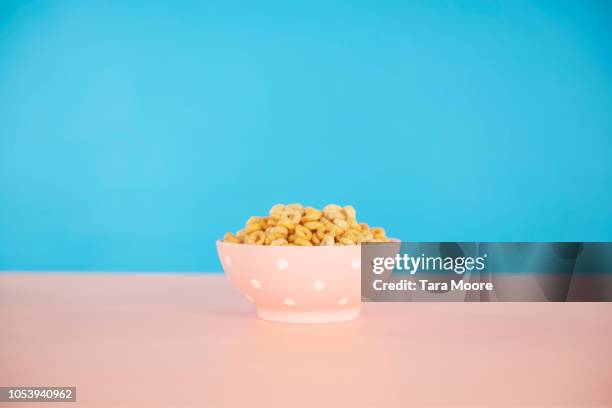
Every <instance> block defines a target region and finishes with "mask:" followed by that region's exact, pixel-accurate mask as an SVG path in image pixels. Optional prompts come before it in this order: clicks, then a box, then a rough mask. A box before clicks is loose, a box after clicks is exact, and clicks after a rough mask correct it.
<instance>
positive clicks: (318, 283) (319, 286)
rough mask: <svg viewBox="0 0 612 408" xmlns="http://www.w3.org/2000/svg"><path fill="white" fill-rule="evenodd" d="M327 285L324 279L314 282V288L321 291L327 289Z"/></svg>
mask: <svg viewBox="0 0 612 408" xmlns="http://www.w3.org/2000/svg"><path fill="white" fill-rule="evenodd" d="M325 286H326V285H325V282H323V281H316V282H315V283H313V284H312V288H313V289H314V290H319V291H320V290H323V289H325Z"/></svg>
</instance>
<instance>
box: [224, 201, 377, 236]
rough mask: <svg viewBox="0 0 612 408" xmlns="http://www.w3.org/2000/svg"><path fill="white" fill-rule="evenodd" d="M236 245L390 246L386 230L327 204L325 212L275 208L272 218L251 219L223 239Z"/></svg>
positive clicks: (346, 209) (349, 209)
mask: <svg viewBox="0 0 612 408" xmlns="http://www.w3.org/2000/svg"><path fill="white" fill-rule="evenodd" d="M223 241H224V242H228V243H233V244H250V245H270V246H285V245H286V246H313V245H315V246H332V245H359V244H360V243H362V242H389V238H387V236H386V235H385V230H384V229H383V228H381V227H372V228H370V226H369V225H368V224H365V223H359V222H358V221H357V212H356V211H355V208H354V207H353V206H350V205H346V206H344V207H341V206H339V205H336V204H328V205H326V206H325V207H323V210H318V209H316V208H313V207H304V206H303V205H302V204H299V203H293V204H287V205H285V204H276V205H275V206H273V207H272V208H270V211H269V215H268V216H264V217H259V216H253V217H250V218H249V219H248V220H247V222H246V224H245V226H244V228H243V229H241V230H239V231H238V232H236V234H235V235H234V234H232V233H231V232H228V233H227V234H225V236H224V237H223Z"/></svg>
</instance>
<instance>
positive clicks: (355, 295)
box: [217, 204, 389, 323]
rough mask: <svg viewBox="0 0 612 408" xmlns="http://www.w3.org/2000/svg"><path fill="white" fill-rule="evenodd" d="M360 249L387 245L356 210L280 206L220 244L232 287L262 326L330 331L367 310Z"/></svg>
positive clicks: (330, 206) (250, 221)
mask: <svg viewBox="0 0 612 408" xmlns="http://www.w3.org/2000/svg"><path fill="white" fill-rule="evenodd" d="M362 242H389V238H387V237H386V236H385V231H384V230H383V229H382V228H379V227H376V228H370V227H369V226H368V225H367V224H364V223H359V222H358V221H357V216H356V213H355V209H354V208H353V207H351V206H344V207H340V206H338V205H334V204H330V205H327V206H325V207H324V208H323V210H317V209H315V208H312V207H303V206H302V205H300V204H289V205H283V204H277V205H275V206H273V207H272V208H271V209H270V212H269V215H268V216H263V217H257V216H256V217H251V218H249V220H248V221H247V222H246V225H245V227H244V228H243V229H241V230H240V231H238V232H237V233H236V234H232V233H227V234H226V235H225V237H224V238H223V240H219V241H217V252H218V254H219V259H220V261H221V264H222V265H223V269H224V271H225V273H226V274H227V276H228V277H229V279H230V280H231V282H232V283H233V284H234V286H236V287H237V288H238V290H239V291H240V292H241V293H242V294H243V295H244V296H245V297H246V298H247V299H248V300H249V301H251V302H252V303H254V304H255V307H256V308H257V316H258V317H259V318H261V319H264V320H268V321H275V322H285V323H332V322H342V321H348V320H353V319H356V318H357V317H358V316H359V307H360V304H361V247H360V244H361V243H362Z"/></svg>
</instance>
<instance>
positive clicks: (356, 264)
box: [351, 258, 361, 269]
mask: <svg viewBox="0 0 612 408" xmlns="http://www.w3.org/2000/svg"><path fill="white" fill-rule="evenodd" d="M360 267H361V259H359V258H355V259H353V262H351V268H353V269H359V268H360Z"/></svg>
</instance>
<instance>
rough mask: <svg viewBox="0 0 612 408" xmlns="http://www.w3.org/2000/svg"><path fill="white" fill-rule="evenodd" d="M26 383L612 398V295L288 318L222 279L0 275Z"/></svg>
mask: <svg viewBox="0 0 612 408" xmlns="http://www.w3.org/2000/svg"><path fill="white" fill-rule="evenodd" d="M26 385H29V386H35V385H46V386H47V385H48V386H51V385H54V386H69V385H73V386H76V387H77V396H78V402H77V403H53V404H51V406H52V407H57V408H60V407H63V406H66V407H77V406H81V407H217V406H219V407H226V406H227V407H230V406H231V407H258V406H262V407H318V406H320V407H332V406H333V407H361V406H364V407H386V406H449V407H451V406H482V407H485V406H486V407H490V406H559V407H561V406H564V407H565V406H576V407H585V406H601V407H612V304H611V303H556V304H554V303H488V304H486V303H452V304H451V303H367V304H364V305H363V308H362V317H361V318H360V319H359V320H356V321H353V322H349V323H342V324H331V325H290V324H278V323H269V322H265V321H261V320H258V319H256V318H255V311H254V308H253V305H251V304H250V303H249V302H247V301H246V300H245V299H243V298H242V297H241V296H240V295H239V294H238V292H237V291H236V290H234V289H233V288H232V287H231V285H230V284H229V282H228V281H227V279H226V278H225V277H224V276H222V275H160V274H140V275H118V274H114V275H113V274H108V275H102V274H87V275H86V274H53V275H50V274H28V275H16V274H0V386H26ZM46 405H48V404H44V403H29V404H27V403H19V404H15V403H5V404H2V403H0V406H12V407H16V408H17V407H27V406H33V407H41V406H46Z"/></svg>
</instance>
